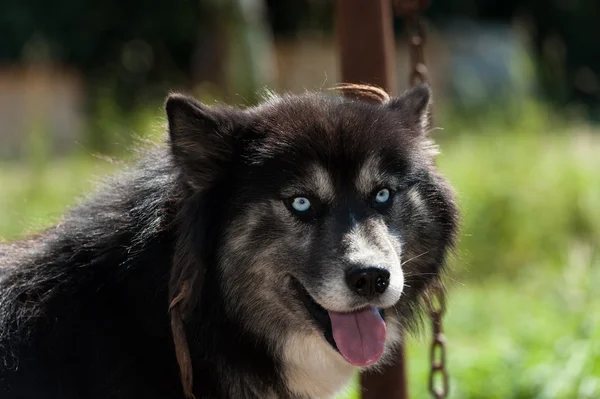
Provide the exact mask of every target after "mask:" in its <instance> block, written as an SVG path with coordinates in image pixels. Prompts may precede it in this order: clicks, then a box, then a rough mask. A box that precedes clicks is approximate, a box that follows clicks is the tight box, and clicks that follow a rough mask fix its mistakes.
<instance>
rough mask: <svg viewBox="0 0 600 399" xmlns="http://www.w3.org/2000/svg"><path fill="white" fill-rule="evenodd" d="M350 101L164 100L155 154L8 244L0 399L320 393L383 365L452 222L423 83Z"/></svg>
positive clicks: (431, 275)
mask: <svg viewBox="0 0 600 399" xmlns="http://www.w3.org/2000/svg"><path fill="white" fill-rule="evenodd" d="M361 90H363V91H364V93H365V94H367V95H369V94H370V95H371V97H375V98H379V100H380V101H379V102H373V101H364V100H361V99H360V98H356V97H349V96H342V95H338V94H335V93H320V92H319V93H306V94H302V95H283V96H275V95H272V96H269V98H267V99H266V100H265V101H264V102H263V103H262V104H260V105H258V106H255V107H250V108H246V109H237V108H231V107H225V106H218V107H208V106H205V105H203V104H200V103H198V102H197V101H195V100H194V99H192V98H190V97H187V96H184V95H180V94H173V95H171V96H170V97H169V98H168V100H167V102H166V113H167V117H168V131H169V140H168V145H167V146H165V148H158V149H155V150H151V151H149V152H148V153H147V154H145V156H144V157H143V160H142V161H140V162H139V164H138V165H136V166H135V167H132V168H131V169H130V170H128V171H125V172H124V173H123V174H121V175H119V176H117V177H115V178H113V179H112V180H110V181H109V182H108V183H107V184H106V185H105V186H104V187H103V188H101V189H100V190H99V191H98V192H97V193H96V194H95V195H94V196H91V197H90V198H89V199H87V200H85V201H84V202H83V203H82V204H81V205H80V206H78V207H75V208H74V209H73V210H72V211H70V212H69V213H68V214H67V215H66V216H65V218H64V219H63V220H62V222H61V223H59V224H58V225H57V226H55V227H52V228H50V229H48V230H46V231H44V232H43V233H41V234H39V235H37V236H34V237H31V238H29V239H27V240H24V241H21V242H16V243H13V244H8V245H5V246H3V247H0V397H1V398H2V399H17V398H19V399H26V398H31V399H34V398H35V399H44V398H57V399H58V398H60V399H75V398H77V399H79V398H85V399H95V398H128V399H130V398H144V399H148V398H183V397H188V398H192V397H195V398H215V399H216V398H261V399H264V398H296V399H300V398H306V399H308V398H331V397H334V396H335V394H336V393H337V392H339V391H340V389H342V388H343V387H344V386H345V385H346V384H347V383H348V381H349V379H350V377H351V376H352V374H353V373H354V372H355V371H356V370H360V369H364V368H376V367H378V366H379V365H382V364H384V363H385V362H386V361H389V360H391V359H393V358H394V351H395V349H396V347H397V346H398V344H399V343H400V337H401V333H402V331H403V330H404V329H406V328H407V326H410V325H411V323H412V321H413V320H414V319H415V317H416V313H415V312H416V310H418V304H419V302H420V300H419V298H420V296H421V294H422V293H423V292H424V290H425V289H426V288H427V287H428V286H429V285H430V284H432V283H433V282H434V281H435V280H437V278H438V277H439V274H440V272H441V269H442V267H443V265H444V263H445V259H446V257H447V254H448V252H449V251H450V250H451V248H452V246H453V243H454V239H455V236H456V230H457V217H458V211H457V207H456V205H455V202H454V199H453V197H454V195H453V191H452V189H451V187H450V186H449V184H448V183H447V182H446V180H445V179H444V178H443V177H442V176H441V175H440V174H439V173H438V171H437V170H436V168H435V166H434V155H435V150H434V146H433V145H432V143H431V142H430V140H429V139H428V138H427V135H426V134H427V130H428V104H429V99H430V92H429V89H428V88H427V87H425V86H419V87H417V88H415V89H412V90H410V91H408V92H406V93H404V94H403V95H401V96H399V97H395V98H391V99H390V98H387V97H386V95H385V93H383V92H382V91H380V90H378V89H375V88H370V87H365V88H362V89H361ZM359 91H360V90H359ZM382 93H383V94H382ZM373 94H374V95H373Z"/></svg>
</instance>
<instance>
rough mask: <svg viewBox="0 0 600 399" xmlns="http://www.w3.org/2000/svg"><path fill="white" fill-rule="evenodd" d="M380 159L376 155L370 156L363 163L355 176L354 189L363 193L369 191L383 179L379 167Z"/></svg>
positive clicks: (366, 193)
mask: <svg viewBox="0 0 600 399" xmlns="http://www.w3.org/2000/svg"><path fill="white" fill-rule="evenodd" d="M379 165H380V160H379V158H377V157H374V156H373V157H370V158H367V160H366V161H365V162H364V163H363V165H362V167H361V168H360V171H359V172H358V176H357V178H356V182H355V184H356V189H357V190H358V191H359V192H360V193H363V194H365V195H368V194H370V193H371V191H372V190H373V189H374V188H375V186H376V185H377V184H379V183H380V182H381V181H382V180H383V174H382V171H381V168H380V166H379Z"/></svg>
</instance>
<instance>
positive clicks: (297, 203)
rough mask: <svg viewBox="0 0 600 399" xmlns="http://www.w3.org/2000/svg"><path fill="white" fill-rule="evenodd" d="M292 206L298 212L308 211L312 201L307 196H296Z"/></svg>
mask: <svg viewBox="0 0 600 399" xmlns="http://www.w3.org/2000/svg"><path fill="white" fill-rule="evenodd" d="M292 208H294V209H295V210H296V211H298V212H306V211H308V210H309V209H310V201H309V200H308V198H305V197H296V198H294V200H293V201H292Z"/></svg>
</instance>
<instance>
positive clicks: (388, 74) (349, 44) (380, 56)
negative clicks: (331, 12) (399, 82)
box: [335, 0, 396, 94]
mask: <svg viewBox="0 0 600 399" xmlns="http://www.w3.org/2000/svg"><path fill="white" fill-rule="evenodd" d="M335 14H336V15H335V18H336V21H335V22H336V36H337V44H338V50H339V54H340V68H341V77H342V81H343V83H370V84H375V85H378V86H380V87H382V88H383V89H385V90H386V91H387V92H388V93H390V94H394V93H395V91H396V79H395V77H396V72H395V45H394V30H393V15H392V2H391V0H337V2H336V13H335Z"/></svg>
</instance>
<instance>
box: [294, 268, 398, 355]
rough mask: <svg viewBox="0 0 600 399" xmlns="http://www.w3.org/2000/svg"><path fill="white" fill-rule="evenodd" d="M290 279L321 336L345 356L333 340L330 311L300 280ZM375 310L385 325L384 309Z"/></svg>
mask: <svg viewBox="0 0 600 399" xmlns="http://www.w3.org/2000/svg"><path fill="white" fill-rule="evenodd" d="M290 281H291V286H292V289H293V290H294V291H295V292H296V295H297V297H298V299H299V301H300V302H301V303H302V305H303V306H304V307H305V308H306V310H307V311H308V314H309V315H310V317H311V318H312V320H313V321H314V324H315V325H316V326H317V329H318V331H319V332H320V333H321V334H322V336H323V337H324V339H325V340H326V341H327V342H328V343H329V345H331V347H332V348H333V349H334V350H335V351H336V352H338V354H339V355H340V356H342V357H344V358H346V356H344V355H343V353H342V352H341V351H340V349H339V348H338V345H337V343H336V341H335V338H334V333H333V327H332V321H331V317H330V312H329V311H328V310H327V309H325V308H324V307H323V306H321V305H320V304H319V303H318V302H317V301H316V300H315V299H314V298H313V297H312V296H311V295H310V293H309V292H308V291H307V290H306V288H305V287H304V286H303V285H302V283H300V281H298V280H297V279H295V278H291V280H290ZM376 311H377V312H378V313H379V316H380V317H381V319H382V320H383V323H384V325H385V320H386V318H385V310H384V309H381V308H376ZM346 360H347V361H349V362H350V360H349V359H347V358H346ZM377 360H379V359H377ZM376 362H377V361H375V363H376ZM350 363H352V362H350ZM370 364H372V363H369V364H365V365H364V366H367V365H370Z"/></svg>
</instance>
